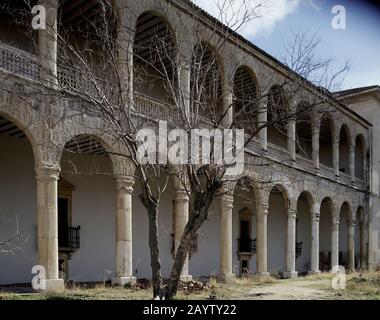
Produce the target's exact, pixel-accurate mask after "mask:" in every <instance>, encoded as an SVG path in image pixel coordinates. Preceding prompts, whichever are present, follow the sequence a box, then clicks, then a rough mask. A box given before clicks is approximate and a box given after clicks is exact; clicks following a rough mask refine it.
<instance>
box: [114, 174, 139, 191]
mask: <svg viewBox="0 0 380 320" xmlns="http://www.w3.org/2000/svg"><path fill="white" fill-rule="evenodd" d="M115 180H116V188H117V189H123V190H126V191H128V192H132V191H133V185H134V184H135V179H134V177H130V176H116V177H115Z"/></svg>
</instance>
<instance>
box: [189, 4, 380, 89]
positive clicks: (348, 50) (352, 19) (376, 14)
mask: <svg viewBox="0 0 380 320" xmlns="http://www.w3.org/2000/svg"><path fill="white" fill-rule="evenodd" d="M213 1H215V0H195V2H196V3H197V4H198V5H200V6H201V7H203V8H204V9H206V10H207V11H209V12H210V13H211V14H213V15H214V16H217V15H218V11H217V10H216V9H215V7H213ZM230 1H232V3H233V4H232V5H231V7H230V8H229V10H228V11H229V12H234V7H235V8H239V2H240V3H242V1H249V2H250V3H251V4H252V5H255V4H256V3H258V2H260V1H263V0H230ZM264 1H265V3H264V6H263V7H261V8H260V9H259V10H261V11H260V16H261V17H260V18H258V19H255V20H254V21H252V22H251V23H250V24H248V25H247V26H246V28H245V29H244V30H241V31H240V33H242V34H243V35H244V36H245V37H246V38H248V39H249V40H251V41H252V42H253V43H254V44H256V45H257V46H258V47H260V48H262V49H264V50H265V51H267V52H268V53H270V54H271V55H273V56H275V57H276V58H278V59H279V60H282V58H283V56H284V48H285V47H286V43H287V42H289V40H291V39H292V33H294V32H298V31H308V32H309V34H317V35H318V37H319V38H321V43H320V46H319V48H318V55H320V56H323V57H329V58H334V59H335V66H336V67H337V68H338V67H339V66H341V65H343V64H344V63H345V61H347V60H349V62H350V65H351V69H350V71H349V72H348V73H347V74H346V78H345V80H344V82H343V84H342V89H348V88H353V87H360V86H367V85H373V84H378V85H380V9H379V7H376V6H375V5H372V4H370V2H367V1H363V0H361V1H359V0H357V1H354V0H340V1H336V0H264ZM334 5H343V6H344V8H345V9H346V29H345V30H334V29H333V28H332V26H331V21H332V19H333V17H334V14H333V13H332V12H331V10H332V7H333V6H334ZM264 7H265V8H264ZM237 10H238V9H236V11H235V12H237ZM218 18H220V17H218ZM226 18H227V17H221V19H222V20H223V19H226Z"/></svg>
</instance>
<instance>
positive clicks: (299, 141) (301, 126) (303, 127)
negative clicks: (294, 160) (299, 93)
mask: <svg viewBox="0 0 380 320" xmlns="http://www.w3.org/2000/svg"><path fill="white" fill-rule="evenodd" d="M307 108H308V103H307V101H305V100H303V101H301V102H299V103H298V104H297V112H296V113H297V118H296V153H297V154H299V155H300V156H302V157H304V158H307V159H312V153H313V147H312V136H313V132H312V116H311V114H310V113H309V112H307V111H306V112H305V111H304V110H305V109H307Z"/></svg>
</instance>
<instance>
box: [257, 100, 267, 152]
mask: <svg viewBox="0 0 380 320" xmlns="http://www.w3.org/2000/svg"><path fill="white" fill-rule="evenodd" d="M267 112H268V108H267V105H266V103H264V102H261V103H260V105H259V113H258V115H257V122H258V126H259V127H260V126H262V125H265V124H266V123H267V121H268V118H267V117H268V113H267ZM258 137H259V140H260V146H261V149H262V150H263V151H268V130H267V127H265V128H262V129H261V130H260V131H259V132H258Z"/></svg>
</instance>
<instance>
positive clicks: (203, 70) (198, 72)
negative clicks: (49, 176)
mask: <svg viewBox="0 0 380 320" xmlns="http://www.w3.org/2000/svg"><path fill="white" fill-rule="evenodd" d="M190 82H191V85H190V87H191V93H190V94H191V96H192V97H193V101H194V105H193V106H192V108H193V110H192V111H193V112H194V113H196V114H199V115H201V116H203V117H205V118H208V119H212V120H215V121H218V120H220V115H221V111H222V102H223V100H222V81H221V68H220V66H219V59H218V56H217V53H216V52H215V51H214V50H213V48H212V47H211V46H210V45H209V44H207V43H201V44H199V45H198V46H197V47H196V48H195V50H194V56H193V63H192V65H191V81H190ZM229 107H231V108H232V106H229Z"/></svg>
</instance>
